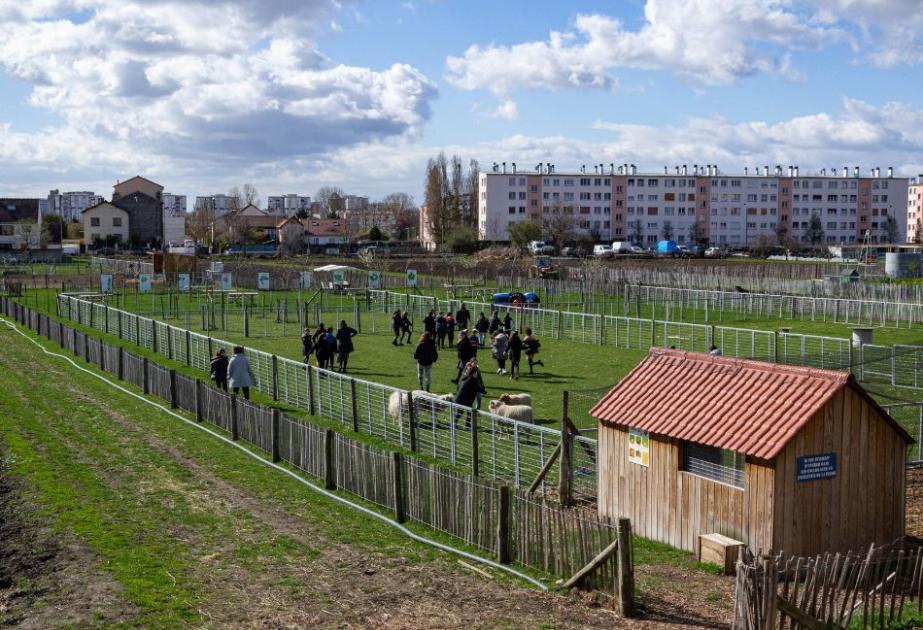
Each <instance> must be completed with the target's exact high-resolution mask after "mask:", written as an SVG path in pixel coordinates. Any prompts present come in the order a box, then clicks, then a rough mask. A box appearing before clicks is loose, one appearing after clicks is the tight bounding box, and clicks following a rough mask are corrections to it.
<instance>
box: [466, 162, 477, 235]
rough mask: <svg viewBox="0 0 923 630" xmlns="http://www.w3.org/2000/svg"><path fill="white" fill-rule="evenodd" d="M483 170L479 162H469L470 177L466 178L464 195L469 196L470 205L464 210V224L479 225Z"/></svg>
mask: <svg viewBox="0 0 923 630" xmlns="http://www.w3.org/2000/svg"><path fill="white" fill-rule="evenodd" d="M480 191H481V168H480V165H479V164H478V161H477V160H471V161H469V162H468V175H467V177H466V178H465V187H464V191H463V192H464V193H465V194H466V195H468V200H469V203H468V204H467V206H466V207H464V208H463V211H464V213H465V214H464V215H463V216H462V217H461V221H462V223H464V224H465V225H470V226H472V227H476V226H477V224H478V200H479V199H480V198H481V195H480Z"/></svg>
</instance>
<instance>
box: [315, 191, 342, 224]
mask: <svg viewBox="0 0 923 630" xmlns="http://www.w3.org/2000/svg"><path fill="white" fill-rule="evenodd" d="M345 198H346V193H345V192H343V189H342V188H339V187H338V186H321V187H320V188H318V189H317V192H316V193H315V194H314V199H315V200H316V201H317V202H318V203H319V204H320V208H321V214H322V215H323V216H325V217H327V218H334V217H338V216H339V215H340V213H341V212H342V211H343V206H344V205H345Z"/></svg>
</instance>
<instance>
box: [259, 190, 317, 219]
mask: <svg viewBox="0 0 923 630" xmlns="http://www.w3.org/2000/svg"><path fill="white" fill-rule="evenodd" d="M267 208H268V210H269V213H270V214H274V215H278V216H285V217H290V216H292V215H293V214H296V213H297V212H300V211H301V210H304V211H305V212H308V213H310V212H311V198H310V197H308V196H302V195H275V196H270V197H269V201H268V202H267Z"/></svg>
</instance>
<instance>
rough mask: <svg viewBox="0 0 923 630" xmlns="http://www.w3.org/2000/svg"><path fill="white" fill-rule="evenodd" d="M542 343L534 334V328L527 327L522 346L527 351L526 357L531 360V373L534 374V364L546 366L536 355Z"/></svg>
mask: <svg viewBox="0 0 923 630" xmlns="http://www.w3.org/2000/svg"><path fill="white" fill-rule="evenodd" d="M541 345H542V344H541V343H539V341H538V339H536V338H535V335H533V334H532V329H531V328H526V336H525V338H524V339H523V340H522V347H523V349H524V350H525V351H526V358H527V359H528V360H529V374H532V366H535V365H540V366H542V367H545V363H544V362H543V361H536V360H535V355H536V354H538V349H539V347H540V346H541Z"/></svg>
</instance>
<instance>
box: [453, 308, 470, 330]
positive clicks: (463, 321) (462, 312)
mask: <svg viewBox="0 0 923 630" xmlns="http://www.w3.org/2000/svg"><path fill="white" fill-rule="evenodd" d="M470 321H471V313H469V312H468V309H467V308H465V305H464V303H462V305H461V307H460V308H459V309H458V312H457V313H455V323H456V324H458V328H459V330H464V329H467V328H468V322H470Z"/></svg>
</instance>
